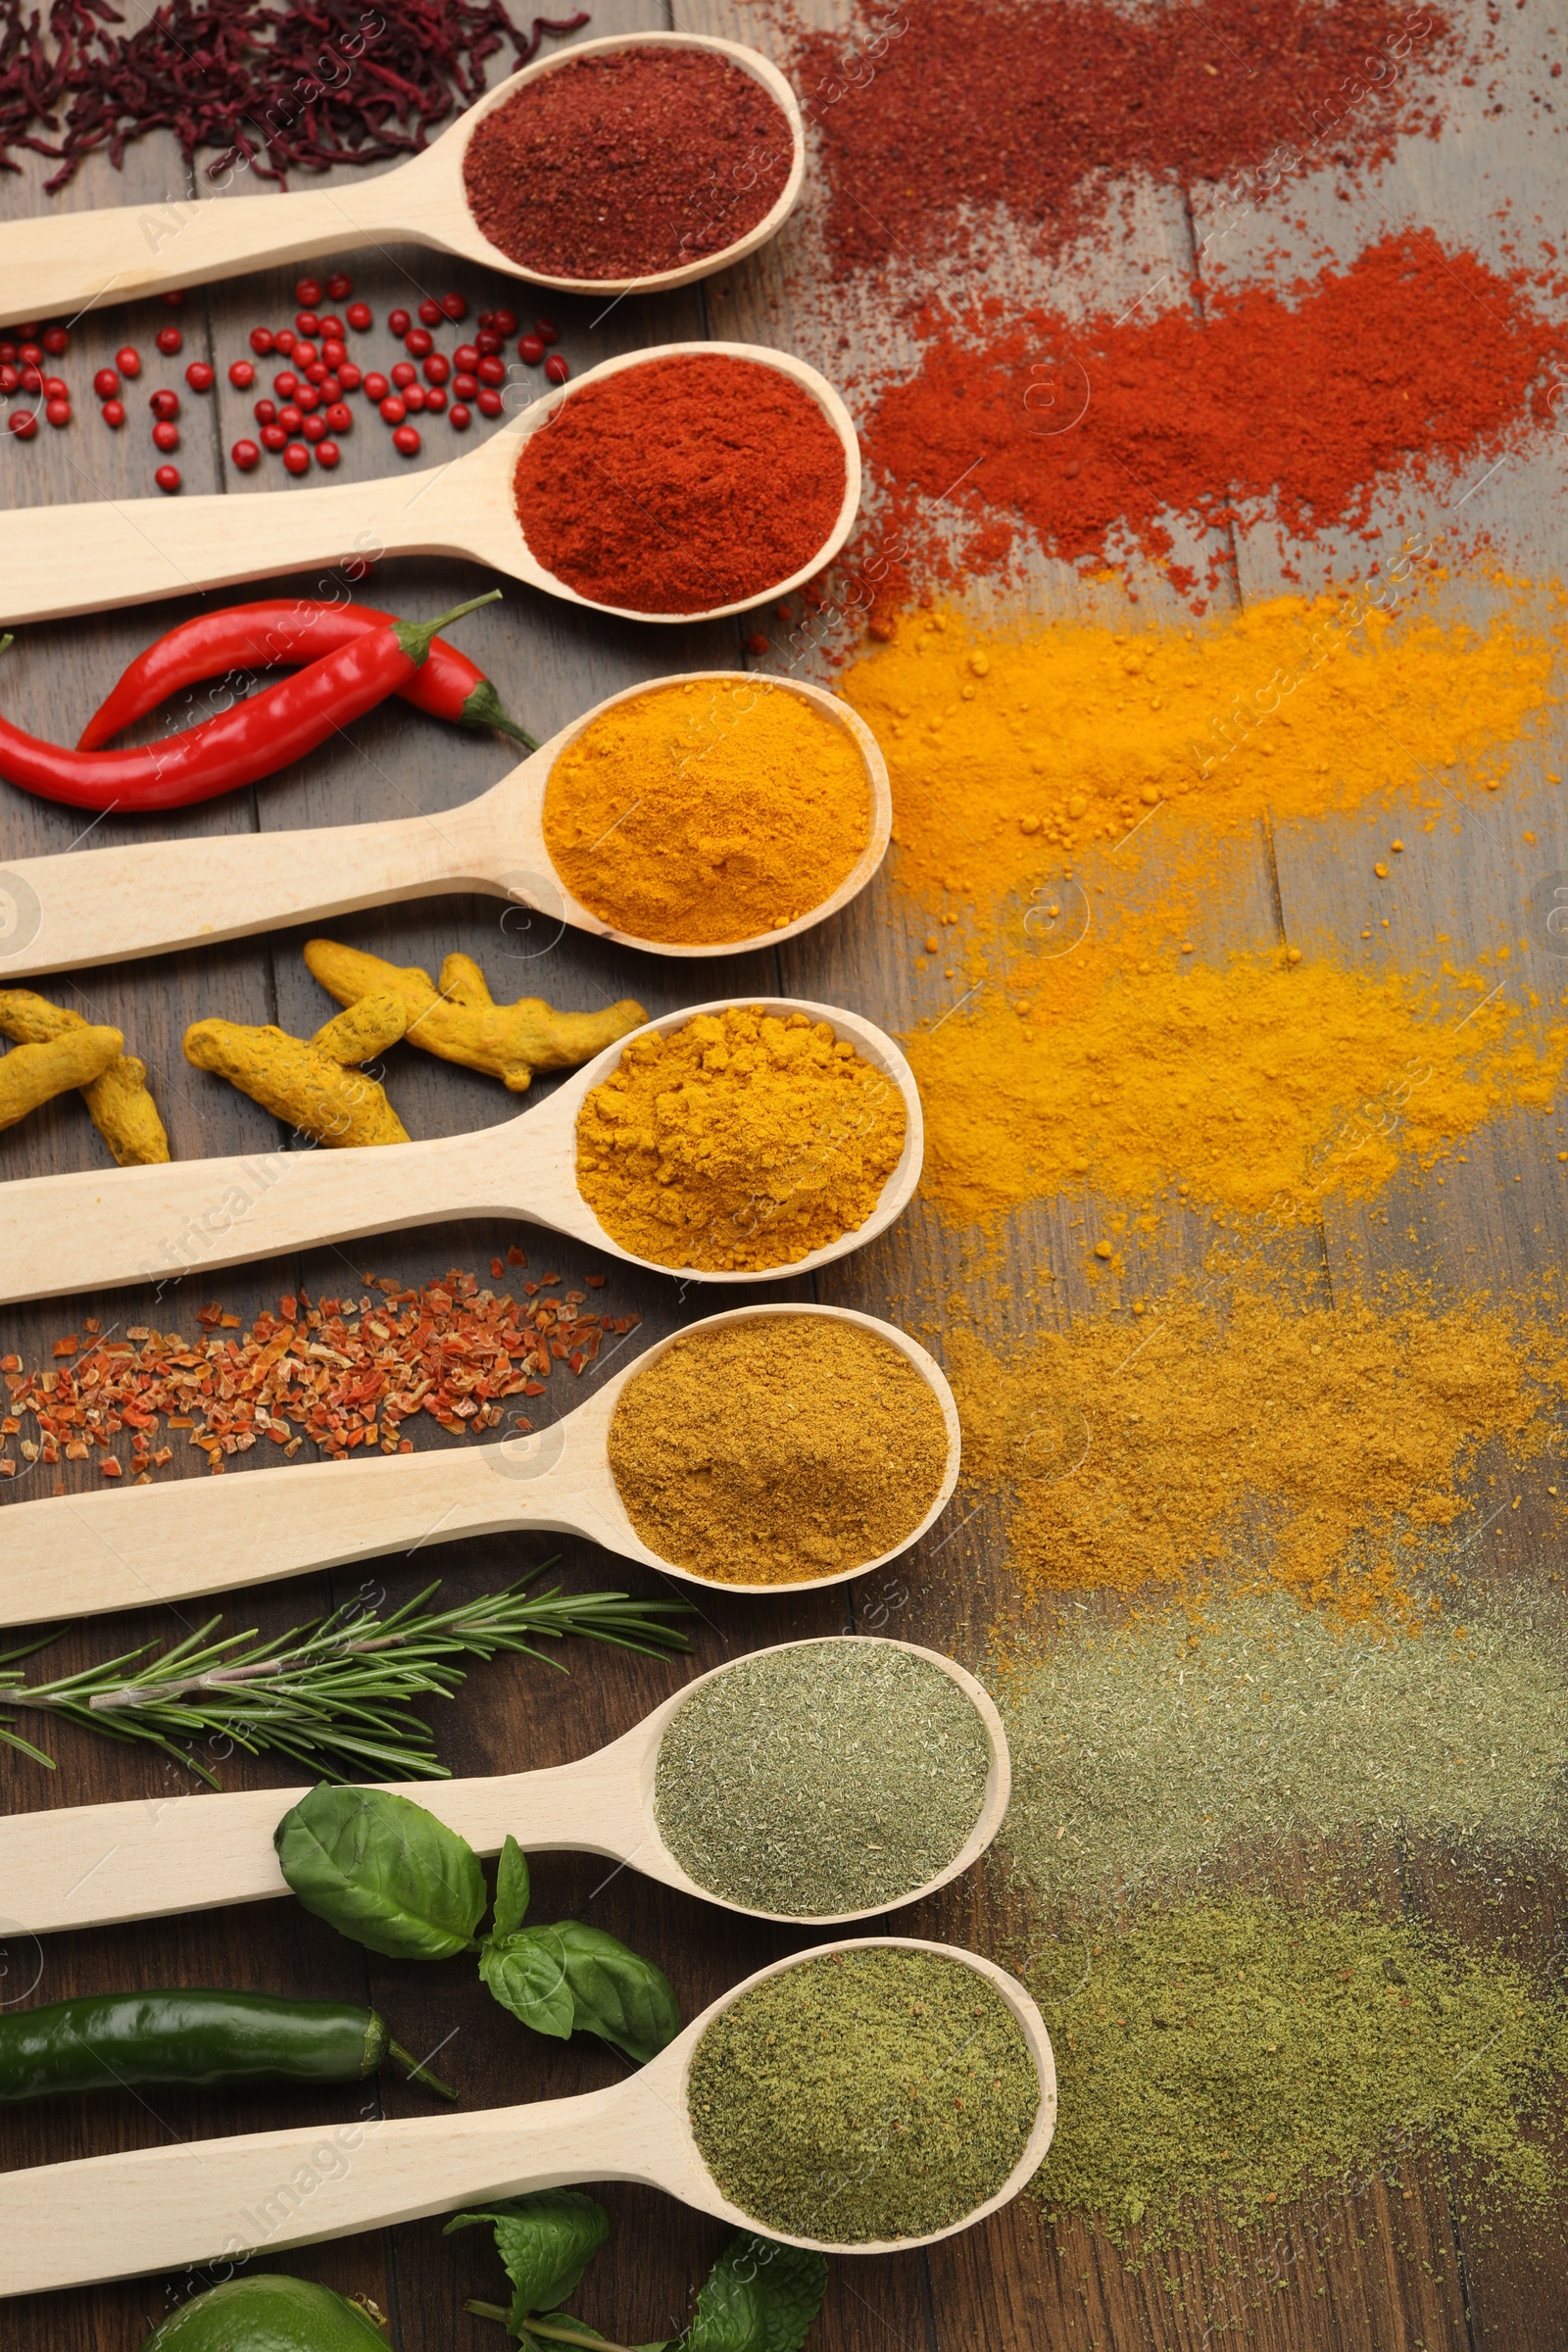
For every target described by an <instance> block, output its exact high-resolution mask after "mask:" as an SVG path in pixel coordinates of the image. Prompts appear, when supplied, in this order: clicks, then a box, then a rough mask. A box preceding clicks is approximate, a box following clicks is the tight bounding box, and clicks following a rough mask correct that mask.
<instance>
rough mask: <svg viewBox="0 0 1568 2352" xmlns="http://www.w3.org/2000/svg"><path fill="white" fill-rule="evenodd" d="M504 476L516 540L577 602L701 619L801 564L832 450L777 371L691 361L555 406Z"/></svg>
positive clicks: (813, 410)
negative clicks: (510, 481)
mask: <svg viewBox="0 0 1568 2352" xmlns="http://www.w3.org/2000/svg"><path fill="white" fill-rule="evenodd" d="M514 478H515V492H516V505H517V517H518V520H519V521H520V522H521V524H522V531H523V537H524V538H525V539H526V540H527V542H528V545H529V547H530V548H531V549H532V551H533V553H534V555H535V556H536V557H537V558H538V560H539V562H540V563H541V564H543V565H544V566H545V568H546V570H547V571H553V572H554V573H555V574H556V576H557V578H558V579H562V580H564V581H565V582H566V584H567V586H568V587H571V588H575V589H576V591H577V593H578V594H579V596H588V597H592V598H593V599H594V601H595V602H596V603H598V604H604V605H619V606H621V607H623V608H624V609H625V610H626V611H628V612H633V613H705V612H708V611H710V610H711V609H712V608H713V607H714V606H716V605H732V604H751V603H757V602H760V600H761V598H763V597H764V596H766V595H768V594H769V593H770V592H771V591H772V590H773V589H774V588H776V587H777V586H778V584H779V582H780V581H781V580H785V579H788V578H789V576H790V575H791V574H792V573H793V572H797V571H799V570H801V569H802V567H803V566H804V565H806V564H809V563H810V561H811V559H812V557H813V556H814V555H815V554H816V552H817V550H818V549H819V548H820V547H821V545H822V543H823V541H824V540H825V539H826V537H827V535H828V533H829V532H830V531H831V530H832V528H833V525H834V523H835V522H836V521H837V519H838V514H839V509H840V507H841V506H842V505H843V503H844V484H845V470H844V451H843V448H842V447H841V445H840V442H839V437H838V434H837V433H836V432H835V431H834V429H833V427H832V425H831V424H830V423H829V421H828V419H827V417H825V416H824V415H823V414H822V411H821V410H820V409H819V408H818V407H817V405H816V402H815V401H814V400H813V399H812V398H811V396H810V394H809V392H806V391H804V390H803V389H802V387H801V386H800V385H799V384H797V383H793V382H792V381H791V380H790V378H789V377H788V376H787V375H784V374H782V373H781V372H780V371H779V369H778V368H769V367H766V366H765V365H763V364H762V363H761V362H760V361H758V360H735V359H729V358H727V357H725V356H724V355H723V354H721V353H714V354H713V355H712V356H711V357H709V356H707V355H706V354H703V355H699V354H691V355H688V356H686V357H684V358H680V359H670V360H650V361H648V362H647V363H646V364H645V365H644V366H642V367H638V368H622V370H621V371H620V373H619V374H617V375H612V376H606V377H604V378H603V379H602V380H601V381H600V382H598V383H594V384H586V385H584V386H583V387H582V388H581V389H580V390H578V391H576V392H572V393H569V394H568V395H567V396H566V398H565V399H564V401H563V402H562V404H561V407H560V409H559V410H558V411H557V413H556V415H555V417H553V418H552V420H551V421H550V422H549V423H548V424H546V425H544V426H542V427H541V428H540V430H539V431H538V432H536V433H534V434H533V435H532V436H531V438H530V439H529V440H528V442H527V443H526V444H525V446H524V448H523V452H522V456H521V457H520V458H519V460H518V461H517V470H516V474H515V477H514Z"/></svg>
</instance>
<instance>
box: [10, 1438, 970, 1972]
mask: <svg viewBox="0 0 1568 2352" xmlns="http://www.w3.org/2000/svg"><path fill="white" fill-rule="evenodd" d="M268 1475H269V1476H272V1477H276V1476H279V1475H286V1473H278V1472H275V1471H274V1472H270V1473H269V1474H268ZM833 1639H836V1640H854V1641H880V1640H881V1638H880V1637H878V1636H875V1635H841V1636H835V1637H833ZM815 1646H816V1644H815V1643H814V1642H778V1643H776V1644H774V1645H773V1647H771V1648H768V1649H760V1650H750V1651H748V1652H747V1656H746V1659H745V1660H738V1659H731V1660H729V1661H728V1663H727V1664H725V1665H723V1666H715V1667H714V1668H713V1669H712V1670H711V1673H708V1674H700V1675H698V1677H697V1678H696V1680H695V1681H694V1682H691V1683H688V1684H687V1685H686V1687H685V1689H684V1690H681V1691H676V1692H675V1693H674V1695H673V1696H672V1697H670V1698H666V1699H665V1701H664V1703H663V1705H662V1706H660V1707H656V1708H655V1709H654V1711H653V1713H652V1714H651V1715H645V1716H644V1718H643V1720H642V1722H641V1723H639V1724H635V1725H634V1726H633V1727H632V1729H631V1730H630V1731H629V1732H625V1733H623V1734H622V1736H621V1737H620V1739H618V1740H612V1741H611V1743H610V1745H609V1746H608V1747H602V1748H600V1750H599V1751H598V1753H597V1754H596V1755H592V1756H583V1757H580V1758H579V1759H578V1761H577V1762H576V1763H574V1764H556V1765H552V1766H549V1767H548V1768H546V1769H544V1770H541V1771H536V1772H513V1773H492V1774H490V1775H488V1776H487V1777H486V1778H484V1779H481V1780H468V1781H397V1782H391V1783H386V1784H384V1786H387V1787H390V1788H391V1789H392V1792H393V1794H394V1795H396V1796H408V1797H412V1798H413V1799H414V1801H415V1803H416V1804H417V1805H423V1806H424V1808H425V1810H426V1811H427V1812H430V1813H434V1814H435V1815H436V1816H437V1818H438V1819H439V1820H441V1821H444V1822H445V1823H446V1824H447V1826H448V1828H449V1829H454V1830H456V1831H457V1832H458V1833H459V1835H460V1836H461V1837H464V1838H466V1839H467V1841H468V1843H469V1844H470V1845H471V1846H472V1847H473V1849H474V1851H475V1852H476V1853H480V1854H498V1853H499V1852H500V1851H501V1848H502V1845H503V1843H504V1842H505V1840H506V1838H508V1836H509V1835H510V1836H511V1837H513V1838H515V1839H516V1840H517V1843H518V1844H519V1845H520V1846H522V1847H523V1849H524V1850H525V1851H526V1852H528V1853H539V1854H547V1853H579V1854H603V1855H604V1856H605V1857H606V1858H607V1859H608V1860H610V1861H613V1862H619V1863H625V1864H629V1865H630V1867H631V1868H632V1869H634V1870H638V1871H640V1872H641V1873H642V1875H643V1876H644V1878H648V1879H658V1880H659V1881H660V1883H661V1884H662V1886H665V1887H679V1888H680V1890H681V1892H682V1893H683V1894H695V1895H700V1896H701V1897H702V1898H703V1900H704V1901H705V1902H710V1903H717V1904H718V1905H719V1906H720V1908H721V1909H723V1910H725V1911H740V1912H743V1913H745V1914H746V1916H747V1917H749V1918H752V1919H775V1920H779V1921H782V1922H783V1923H784V1924H786V1925H788V1926H796V1927H813V1928H838V1927H846V1926H848V1925H849V1924H850V1923H851V1922H852V1921H855V1920H860V1919H874V1918H876V1917H877V1916H878V1915H879V1914H880V1913H882V1912H884V1911H890V1910H892V1909H893V1908H894V1907H895V1905H897V1904H904V1903H918V1902H923V1901H924V1899H925V1897H926V1896H927V1895H928V1894H935V1892H936V1891H937V1888H938V1887H946V1886H947V1885H948V1883H949V1881H950V1880H952V1879H956V1878H959V1877H961V1876H962V1874H963V1872H964V1871H966V1870H967V1869H968V1868H969V1866H970V1864H971V1863H974V1862H977V1861H978V1860H979V1858H980V1856H981V1855H982V1854H983V1853H984V1852H985V1850H986V1848H987V1846H988V1845H989V1844H990V1843H991V1840H992V1838H995V1836H996V1834H997V1832H998V1830H999V1829H1000V1828H1001V1826H1002V1819H1003V1815H1004V1814H1005V1812H1006V1810H1007V1797H1008V1794H1009V1791H1010V1789H1011V1785H1012V1779H1011V1765H1010V1762H1009V1759H1008V1754H1007V1737H1006V1734H1005V1732H1004V1730H1003V1728H1002V1718H1001V1716H1000V1715H999V1714H998V1713H997V1710H996V1708H995V1707H994V1706H993V1704H992V1702H991V1695H990V1693H989V1691H986V1690H985V1689H984V1688H983V1686H982V1685H981V1684H979V1683H977V1682H976V1681H975V1679H974V1677H973V1675H972V1674H965V1672H964V1670H963V1668H962V1667H961V1666H958V1665H956V1664H955V1662H954V1660H953V1659H952V1658H945V1657H944V1656H943V1655H942V1653H941V1651H940V1650H935V1649H921V1648H919V1647H918V1646H917V1644H916V1643H914V1642H889V1641H881V1646H882V1647H883V1648H885V1649H902V1650H906V1651H907V1653H908V1655H909V1656H910V1657H911V1658H923V1659H924V1660H925V1661H926V1663H927V1664H928V1665H931V1666H936V1667H939V1668H940V1669H941V1671H942V1672H943V1673H944V1674H946V1675H948V1676H950V1677H951V1679H952V1680H953V1681H954V1682H955V1683H956V1684H957V1686H958V1688H959V1690H960V1691H962V1692H963V1694H964V1696H965V1698H967V1699H968V1701H969V1704H970V1705H971V1706H972V1707H973V1708H974V1711H975V1713H976V1714H977V1715H978V1716H979V1718H980V1720H981V1722H982V1724H983V1725H984V1726H985V1733H986V1738H987V1739H988V1740H989V1741H990V1743H991V1770H990V1773H989V1775H988V1776H987V1779H986V1789H985V1796H984V1799H983V1801H982V1804H981V1808H980V1813H979V1816H978V1818H977V1820H976V1822H975V1825H974V1828H973V1829H972V1830H971V1831H970V1833H969V1836H968V1838H966V1839H965V1840H964V1843H963V1845H962V1847H961V1848H960V1850H959V1851H958V1852H957V1853H956V1855H955V1856H954V1858H953V1860H952V1861H951V1862H950V1863H949V1864H948V1866H947V1868H946V1870H942V1871H939V1872H938V1873H937V1875H936V1877H935V1878H931V1879H927V1880H926V1881H925V1882H924V1884H923V1885H922V1886H919V1887H910V1888H909V1890H908V1892H907V1894H901V1895H897V1896H894V1897H892V1898H890V1899H887V1900H884V1901H882V1902H880V1903H876V1904H873V1905H872V1906H871V1907H870V1908H869V1909H868V1910H864V1911H836V1912H824V1913H818V1914H815V1915H812V1914H810V1913H795V1912H788V1911H754V1910H753V1909H752V1908H751V1906H750V1905H749V1904H746V1903H736V1902H732V1901H730V1899H729V1898H728V1896H727V1895H722V1894H714V1893H713V1892H712V1891H711V1889H710V1888H709V1887H704V1886H703V1885H702V1884H701V1882H700V1881H699V1880H696V1879H693V1878H691V1877H690V1876H688V1874H687V1872H686V1871H685V1870H683V1869H682V1867H681V1865H680V1864H679V1863H678V1862H677V1861H676V1859H675V1857H674V1855H673V1854H672V1853H671V1852H670V1850H669V1848H668V1846H667V1845H666V1844H665V1843H664V1840H663V1838H662V1835H661V1833H660V1828H659V1822H658V1819H657V1816H656V1814H655V1812H654V1783H655V1775H656V1773H657V1771H658V1767H659V1749H660V1743H661V1742H662V1740H663V1737H664V1733H665V1732H666V1730H667V1729H668V1727H669V1725H670V1723H671V1721H672V1720H673V1718H674V1716H675V1715H676V1714H677V1713H678V1712H679V1710H680V1709H681V1708H682V1707H683V1706H684V1705H685V1704H686V1701H687V1699H688V1698H690V1696H691V1694H692V1692H693V1691H700V1690H701V1689H702V1688H703V1686H704V1685H705V1684H707V1683H711V1682H714V1681H716V1680H717V1679H718V1677H719V1676H720V1675H725V1674H728V1673H729V1671H730V1668H731V1667H732V1666H734V1665H737V1664H741V1663H749V1662H750V1660H751V1659H753V1658H766V1657H775V1656H778V1655H780V1654H781V1653H782V1652H783V1651H785V1650H790V1649H811V1648H814V1647H815ZM307 1793H308V1792H307V1790H305V1789H241V1790H223V1791H221V1792H220V1793H218V1794H215V1795H208V1796H175V1797H168V1798H153V1799H152V1800H151V1801H149V1800H148V1799H146V1798H131V1799H130V1800H128V1801H127V1802H124V1803H122V1804H113V1805H73V1806H68V1807H66V1808H64V1809H56V1810H54V1811H51V1812H44V1813H12V1814H8V1815H7V1816H6V1817H5V1818H4V1819H3V1820H0V1887H4V1888H5V1901H6V1909H7V1912H8V1914H9V1924H10V1925H11V1926H12V1927H15V1928H17V1929H19V1930H20V1931H21V1932H23V1933H25V1934H27V1935H31V1936H47V1935H52V1934H54V1933H55V1932H56V1931H57V1930H60V1929H65V1928H106V1927H113V1926H116V1925H118V1924H119V1923H120V1922H122V1921H123V1920H127V1919H164V1918H167V1917H168V1916H169V1915H170V1914H171V1913H172V1912H176V1911H210V1910H212V1909H214V1908H215V1906H216V1905H218V1904H220V1903H254V1902H261V1901H263V1900H264V1899H265V1898H267V1897H268V1896H270V1895H279V1894H287V1892H288V1886H287V1883H286V1881H285V1880H284V1877H283V1874H282V1872H281V1871H280V1870H279V1868H278V1866H277V1856H276V1854H275V1852H274V1851H273V1848H272V1833H273V1831H274V1830H275V1829H276V1827H277V1825H278V1823H279V1822H280V1821H281V1820H282V1818H283V1815H284V1814H285V1813H286V1812H287V1811H288V1810H289V1808H290V1806H292V1805H297V1804H298V1803H299V1802H300V1800H301V1798H302V1797H304V1796H305V1795H306V1794H307Z"/></svg>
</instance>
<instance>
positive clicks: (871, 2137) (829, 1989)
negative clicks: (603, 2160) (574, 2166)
mask: <svg viewBox="0 0 1568 2352" xmlns="http://www.w3.org/2000/svg"><path fill="white" fill-rule="evenodd" d="M687 2102H688V2106H689V2110H690V2114H691V2123H692V2130H693V2131H694V2133H695V2134H696V2138H697V2144H698V2146H699V2148H701V2150H702V2152H703V2156H704V2158H705V2160H706V2161H707V2164H708V2167H709V2170H710V2171H711V2173H712V2175H713V2178H714V2179H715V2180H717V2182H718V2184H719V2186H720V2188H722V2190H723V2191H724V2194H725V2195H726V2196H727V2197H728V2198H729V2199H730V2200H731V2201H732V2203H734V2204H736V2205H738V2206H739V2207H740V2209H741V2211H742V2212H743V2213H747V2214H750V2215H751V2216H752V2218H753V2219H754V2220H755V2221H757V2222H759V2223H760V2225H761V2226H762V2227H763V2228H764V2229H788V2230H790V2231H791V2232H793V2233H794V2234H796V2235H798V2236H802V2237H814V2238H819V2239H822V2240H823V2241H825V2242H828V2243H832V2244H839V2245H851V2244H858V2243H862V2242H864V2241H865V2240H867V2239H875V2238H893V2237H917V2236H920V2235H922V2234H923V2233H924V2232H925V2231H926V2230H929V2229H946V2228H947V2227H948V2225H949V2224H950V2223H953V2222H958V2221H961V2220H962V2219H963V2217H964V2216H965V2215H966V2214H969V2213H972V2212H973V2211H974V2209H975V2207H976V2206H977V2205H982V2204H984V2202H985V2200H986V2199H987V2197H990V2196H993V2195H994V2194H995V2193H996V2191H997V2190H998V2189H999V2188H1001V2186H1002V2184H1003V2182H1004V2181H1005V2180H1006V2178H1007V2175H1008V2174H1009V2173H1010V2172H1011V2171H1012V2168H1013V2166H1014V2165H1015V2164H1016V2163H1017V2162H1018V2159H1019V2157H1020V2156H1021V2155H1022V2154H1023V2151H1024V2148H1025V2146H1026V2144H1027V2142H1028V2138H1029V2134H1030V2132H1031V2131H1032V2130H1033V2129H1034V2122H1035V2116H1036V2113H1037V2111H1038V2109H1039V2105H1040V2078H1039V2075H1038V2073H1037V2071H1036V2068H1035V2062H1034V2058H1033V2056H1032V2054H1031V2052H1030V2048H1029V2044H1028V2042H1027V2041H1026V2040H1025V2039H1024V2036H1023V2033H1022V2030H1021V2029H1020V2027H1019V2026H1018V2023H1017V2021H1016V2019H1015V2018H1014V2017H1013V2015H1012V2012H1011V2010H1010V2009H1009V2008H1008V2007H1007V2005H1006V2003H1005V2001H1004V2000H1003V1998H1002V1996H1001V1994H1000V1993H999V1992H998V1991H997V1990H996V1988H995V1986H994V1985H989V1984H988V1983H987V1982H986V1980H985V1979H984V1978H983V1977H980V1976H977V1975H976V1973H975V1971H974V1970H973V1969H972V1968H966V1967H965V1966H964V1965H963V1963H962V1962H961V1961H959V1960H945V1959H942V1958H940V1957H939V1956H938V1955H937V1954H935V1953H932V1952H910V1951H896V1950H894V1951H890V1950H885V1949H884V1950H871V1951H862V1952H848V1953H844V1954H842V1955H837V1956H835V1957H833V1958H829V1959H820V1960H805V1961H803V1962H802V1963H801V1965H800V1966H799V1967H798V1968H792V1969H789V1970H787V1971H786V1972H785V1973H784V1975H782V1976H778V1977H771V1978H769V1979H768V1980H767V1982H766V1983H765V1984H762V1985H757V1986H756V1988H755V1989H754V1990H753V1991H751V1992H748V1993H743V1994H742V1996H741V1998H740V1999H739V2000H738V2001H736V2002H735V2003H734V2005H733V2007H731V2008H729V2009H726V2010H725V2011H724V2013H723V2015H722V2016H721V2017H718V2018H715V2019H714V2021H713V2023H712V2024H711V2026H710V2027H709V2029H708V2032H707V2033H706V2034H704V2035H703V2038H702V2040H701V2041H700V2042H699V2043H698V2045H697V2055H696V2057H695V2058H694V2059H693V2061H692V2071H691V2079H690V2083H689V2087H688V2091H687Z"/></svg>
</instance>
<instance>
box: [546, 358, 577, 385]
mask: <svg viewBox="0 0 1568 2352" xmlns="http://www.w3.org/2000/svg"><path fill="white" fill-rule="evenodd" d="M570 373H571V369H570V368H568V367H567V366H566V363H565V361H564V359H563V358H562V356H561V354H560V352H559V351H553V352H552V353H551V354H550V357H549V359H548V360H546V362H545V377H546V380H547V381H548V382H550V383H552V384H564V382H565V380H566V378H567V376H568V375H570Z"/></svg>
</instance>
